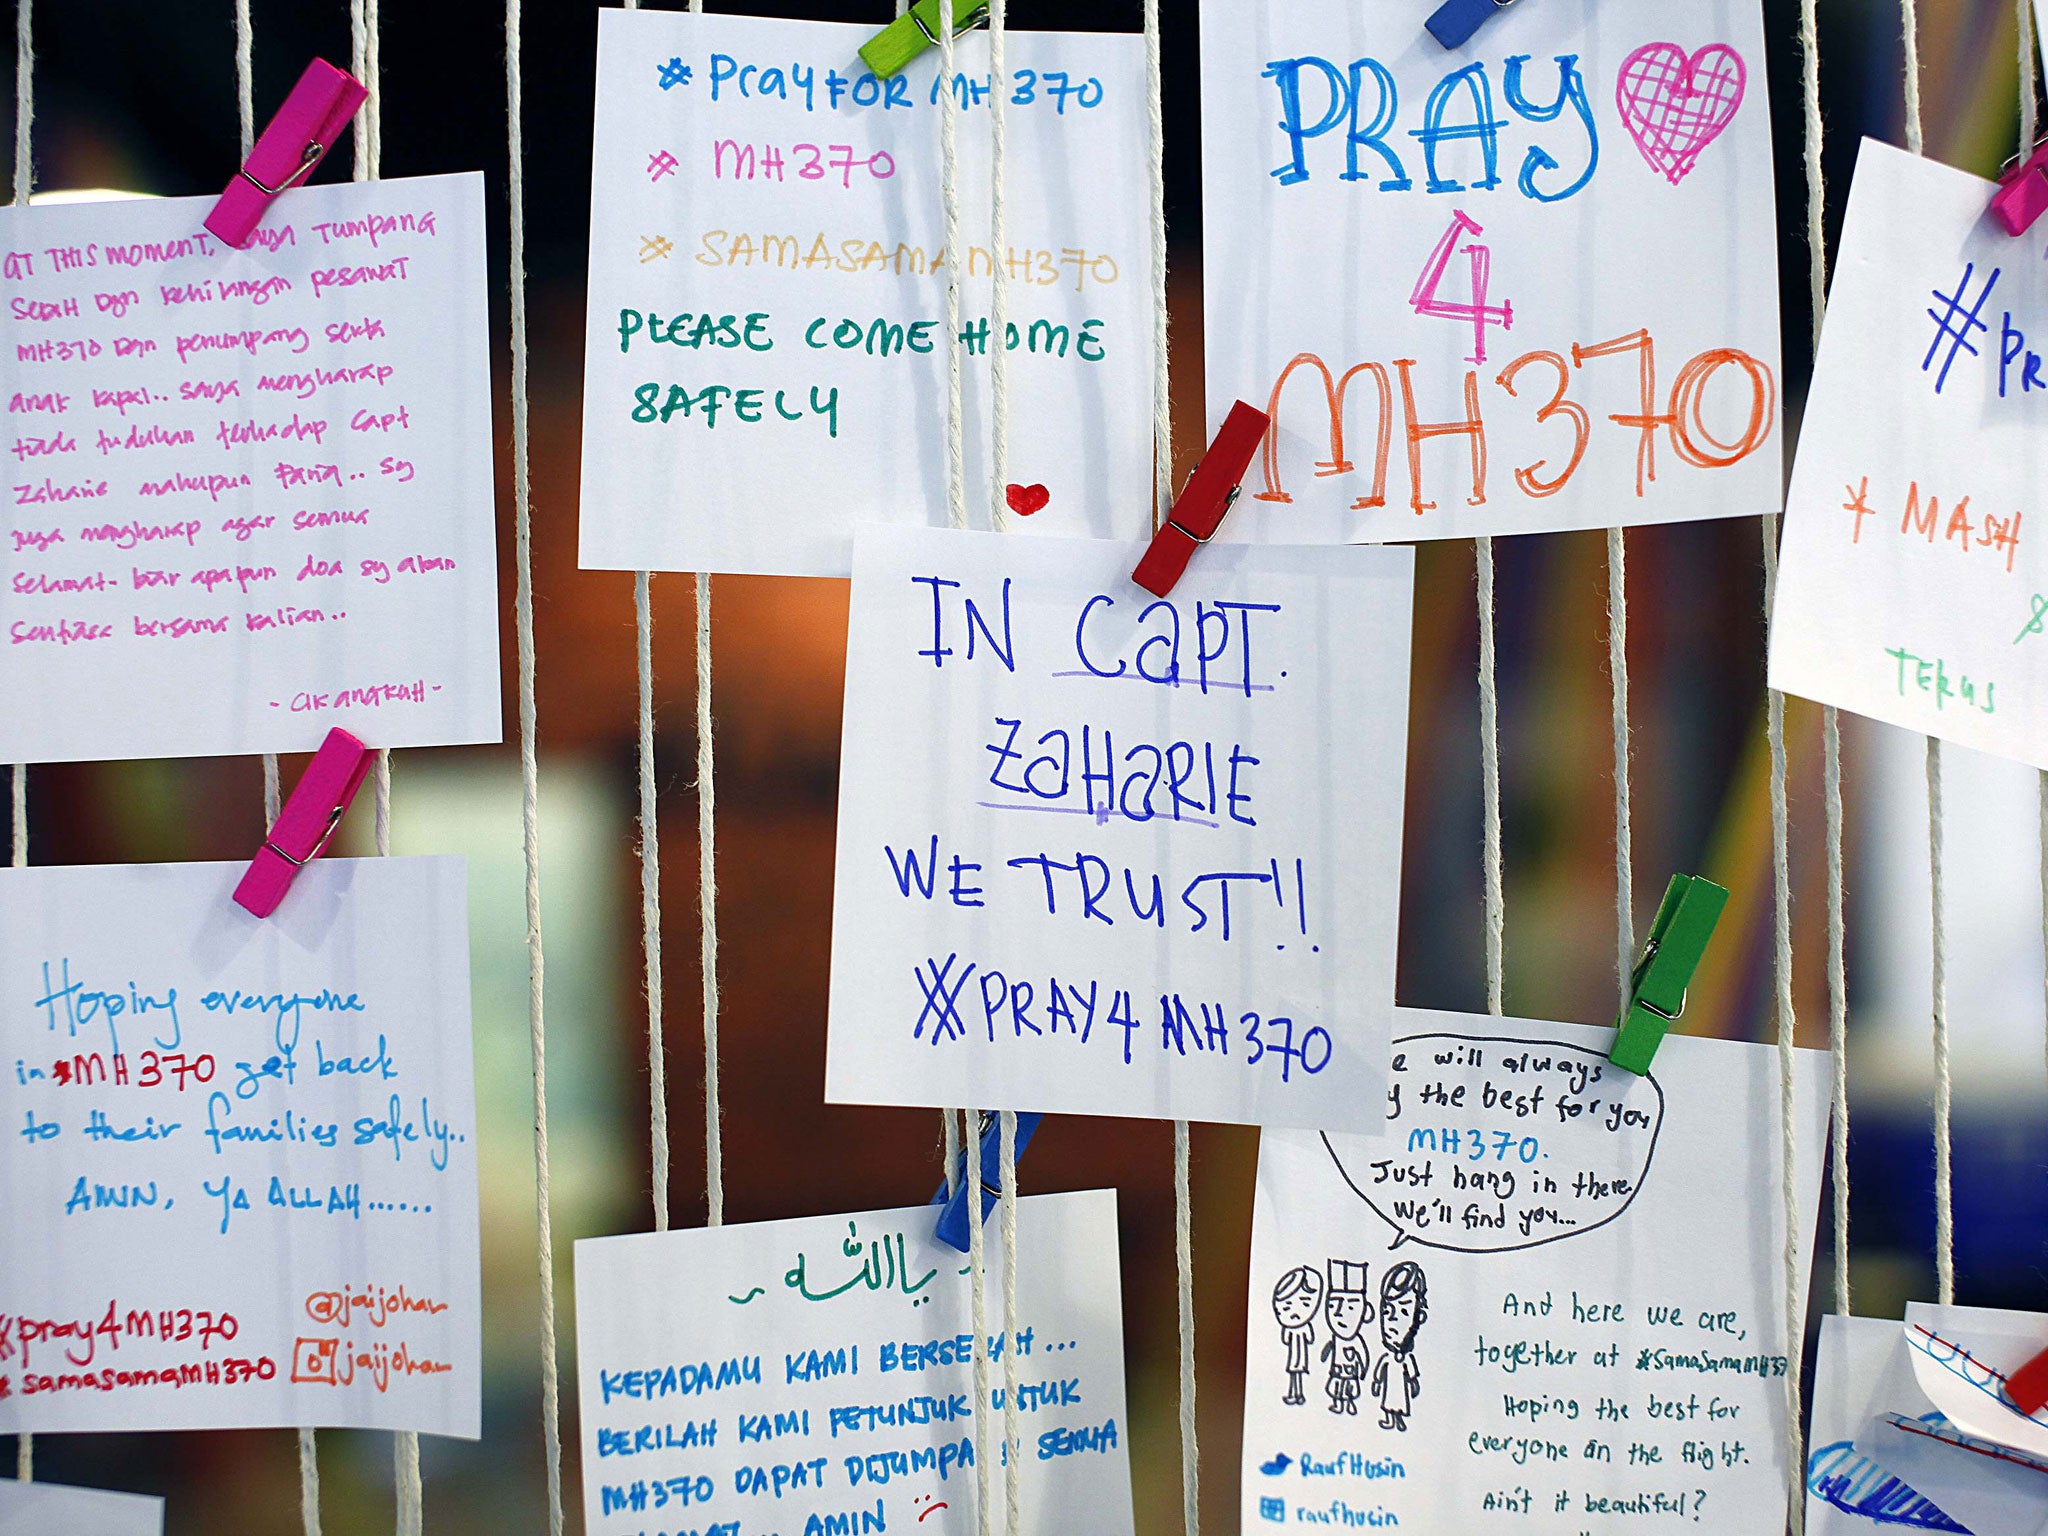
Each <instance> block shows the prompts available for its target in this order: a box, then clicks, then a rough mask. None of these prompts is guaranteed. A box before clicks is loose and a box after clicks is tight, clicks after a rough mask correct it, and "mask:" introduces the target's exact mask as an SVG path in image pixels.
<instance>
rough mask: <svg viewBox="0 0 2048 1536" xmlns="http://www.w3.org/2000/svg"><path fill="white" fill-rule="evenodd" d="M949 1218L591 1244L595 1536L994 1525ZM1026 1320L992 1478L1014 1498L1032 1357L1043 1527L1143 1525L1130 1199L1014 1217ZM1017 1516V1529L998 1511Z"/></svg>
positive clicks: (877, 1216) (790, 1224)
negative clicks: (1006, 1466) (1120, 1256)
mask: <svg viewBox="0 0 2048 1536" xmlns="http://www.w3.org/2000/svg"><path fill="white" fill-rule="evenodd" d="M936 1217H937V1208H936V1207H933V1206H912V1207H910V1208H909V1209H907V1210H896V1211H871V1212H868V1213H866V1214H863V1215H859V1216H851V1217H848V1216H817V1217H807V1218H803V1219H800V1220H795V1221H771V1222H762V1223H759V1224H757V1225H750V1226H732V1227H714V1228H708V1229H701V1230H694V1231H687V1232H666V1233H660V1234H648V1235H643V1236H638V1237H602V1238H586V1239H584V1240H583V1241H581V1242H579V1243H577V1245H576V1354H577V1370H578V1375H579V1377H580V1381H581V1386H582V1409H583V1413H582V1420H583V1515H584V1521H585V1523H586V1525H587V1527H588V1529H589V1530H590V1532H591V1536H641V1533H642V1532H643V1531H649V1530H653V1529H656V1528H659V1529H662V1530H677V1529H683V1530H692V1531H698V1532H701V1533H702V1536H740V1533H741V1532H742V1531H745V1532H755V1531H766V1530H780V1531H785V1532H790V1533H795V1532H797V1531H799V1530H804V1531H813V1532H820V1533H822V1532H827V1531H845V1532H864V1531H865V1532H873V1531H899V1530H900V1531H911V1530H915V1531H918V1532H925V1531H930V1532H931V1533H932V1536H948V1533H952V1536H968V1533H971V1532H973V1531H975V1530H976V1529H978V1528H979V1527H978V1522H977V1519H976V1507H975V1506H976V1474H977V1472H978V1471H980V1470H983V1468H982V1466H981V1464H980V1463H979V1461H978V1453H977V1449H976V1431H975V1391H974V1374H973V1365H972V1357H973V1350H974V1342H975V1333H974V1324H973V1320H972V1319H973V1313H972V1310H971V1298H970V1293H969V1282H968V1275H967V1270H966V1268H965V1264H964V1261H963V1259H962V1257H961V1255H960V1253H959V1252H958V1251H957V1250H955V1249H952V1248H947V1247H945V1246H944V1245H942V1244H940V1243H938V1242H937V1241H936V1240H934V1239H933V1237H932V1223H933V1221H934V1220H935V1219H936ZM1017 1253H1018V1269H1017V1318H1018V1327H1017V1331H1016V1334H1015V1336H1014V1337H1012V1336H1011V1335H1010V1334H1008V1333H1007V1332H1005V1331H1004V1330H1003V1327H1002V1323H1001V1317H1002V1311H1001V1305H1000V1302H999V1301H998V1300H997V1299H996V1298H999V1297H1000V1296H1001V1295H1002V1279H1001V1276H1002V1255H1001V1253H1000V1252H999V1251H997V1248H996V1246H994V1245H992V1247H991V1251H990V1254H989V1269H988V1281H987V1284H988V1293H987V1294H988V1297H989V1298H990V1300H989V1306H990V1313H989V1315H990V1317H991V1319H993V1322H992V1328H993V1330H994V1331H993V1332H992V1333H991V1334H990V1336H989V1338H988V1340H987V1343H986V1356H987V1357H988V1358H990V1360H991V1364H990V1366H989V1387H990V1390H989V1396H988V1398H987V1400H986V1401H984V1402H983V1404H982V1405H981V1406H982V1409H983V1418H984V1422H985V1424H986V1426H987V1427H986V1430H985V1440H984V1442H983V1443H984V1444H985V1446H986V1452H985V1454H986V1457H987V1462H986V1468H985V1470H986V1471H987V1473H988V1475H989V1477H990V1479H991V1484H992V1487H993V1489H994V1490H995V1494H996V1497H997V1498H1000V1497H1001V1489H1002V1486H1003V1482H1002V1479H1003V1472H1002V1466H1003V1454H1004V1452H1003V1401H1004V1399H1003V1396H1002V1388H1003V1363H1004V1362H1003V1355H1004V1353H1005V1352H1006V1351H1010V1352H1014V1358H1015V1360H1016V1365H1017V1411H1018V1414H1019V1416H1020V1419H1021V1422H1022V1435H1021V1437H1020V1438H1019V1440H1018V1441H1017V1442H1016V1443H1015V1444H1014V1445H1012V1446H1011V1447H1010V1452H1009V1453H1010V1455H1011V1456H1013V1457H1015V1458H1016V1460H1017V1462H1018V1465H1019V1467H1020V1468H1021V1475H1022V1486H1023V1510H1024V1520H1023V1524H1022V1526H1021V1528H1020V1531H1019V1536H1026V1533H1043V1536H1056V1533H1065V1532H1072V1531H1087V1532H1089V1533H1090V1536H1128V1533H1129V1532H1130V1530H1131V1480H1130V1423H1129V1419H1128V1417H1127V1415H1126V1412H1125V1407H1124V1375H1123V1315H1122V1308H1121V1300H1120V1297H1121V1292H1120V1289H1119V1285H1118V1280H1117V1235H1116V1196H1115V1194H1114V1192H1112V1191H1107V1190H1102V1191H1095V1192H1092V1193H1088V1194H1077V1195H1039V1196H1034V1197H1032V1198H1030V1199H1026V1200H1020V1201H1019V1202H1018V1204H1017ZM997 1518H998V1520H999V1521H1000V1518H1001V1517H1000V1515H998V1517H997Z"/></svg>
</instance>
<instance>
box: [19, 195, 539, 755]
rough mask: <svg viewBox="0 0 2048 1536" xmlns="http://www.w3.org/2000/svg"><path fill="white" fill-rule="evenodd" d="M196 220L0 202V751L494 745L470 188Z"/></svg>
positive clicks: (492, 617) (482, 330)
mask: <svg viewBox="0 0 2048 1536" xmlns="http://www.w3.org/2000/svg"><path fill="white" fill-rule="evenodd" d="M214 201H215V199H214V198H212V197H185V198H171V199H163V200H157V199H141V200H132V201H121V202H106V203H78V204H65V205H61V206H56V207H47V208H4V209H0V295H4V296H5V299H6V308H5V312H4V315H0V398H4V399H5V400H6V402H7V421H8V424H7V440H8V442H9V443H10V445H11V452H12V455H13V458H14V461H15V462H14V464H13V465H12V466H11V468H12V472H11V473H10V474H9V475H8V476H7V481H8V484H7V488H6V496H7V504H8V515H7V518H6V523H7V528H6V531H5V533H4V535H0V634H4V637H5V649H4V651H0V761H4V762H48V761H61V760H67V759H80V758H95V759H96V758H124V757H191V756H213V755H221V754H229V753H245V752H298V751H304V752H310V751H312V750H313V749H314V748H316V747H318V746H319V745H320V742H321V739H322V738H323V737H324V736H325V735H326V734H327V732H328V730H329V728H330V727H333V726H337V725H338V726H342V727H344V728H345V729H347V730H348V731H350V732H352V733H353V734H355V735H357V736H359V737H361V738H362V739H363V740H365V741H370V742H375V743H376V744H377V745H379V746H383V747H414V746H438V745H445V744H449V743H455V742H480V741H496V740H498V738H499V733H500V727H499V701H498V617H497V603H498V569H497V547H496V527H497V520H496V513H495V510H494V504H493V494H492V487H491V375H490V366H489V362H488V345H489V333H488V328H487V319H486V314H485V302H484V296H485V292H486V282H487V280H486V278H485V272H484V231H483V224H484V210H483V178H482V177H481V176H479V175H475V174H470V175H464V176H429V177H421V178H419V179H416V180H405V181H376V182H355V183H349V182H344V183H341V184H339V185H333V186H319V187H308V188H301V189H298V190H294V191H290V192H287V193H285V194H284V195H283V196H281V197H279V198H278V199H277V201H276V202H275V203H274V204H273V206H272V210H271V213H270V216H269V217H268V218H267V219H266V220H265V221H264V223H263V226H262V227H261V228H259V229H258V230H257V231H256V236H255V240H254V241H253V242H252V244H251V245H250V247H249V248H248V249H247V250H242V251H237V250H232V249H230V248H229V247H227V246H226V245H224V244H222V243H221V241H219V240H218V239H216V238H215V237H214V236H212V235H210V234H208V233H207V232H206V231H205V230H204V229H202V228H201V227H200V221H201V220H202V219H204V218H205V217H206V214H207V212H208V211H209V210H210V209H211V208H212V206H213V203H214ZM82 700H89V701H90V705H89V707H88V706H85V705H82V704H81V701H82Z"/></svg>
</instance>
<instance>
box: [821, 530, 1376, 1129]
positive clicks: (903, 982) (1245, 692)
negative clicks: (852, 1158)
mask: <svg viewBox="0 0 2048 1536" xmlns="http://www.w3.org/2000/svg"><path fill="white" fill-rule="evenodd" d="M1140 552H1141V550H1140V548H1139V547H1138V546H1133V545H1126V544H1113V543H1107V542H1100V541H1095V542H1071V543H1061V544H1052V543H1047V542H1043V541H1037V540H1020V539H1012V538H1009V537H1008V536H1007V535H999V534H981V533H948V532H943V531H931V530H922V529H918V530H912V529H895V530H884V529H875V530H864V531H863V532H862V534H861V536H860V539H859V541H858V542H857V543H856V546H855V554H854V578H853V607H852V615H851V619H850V637H849V640H848V646H847V665H846V701H847V709H846V726H845V740H844V743H843V746H842V749H841V758H840V762H841V766H840V781H839V844H838V863H837V873H836V875H835V878H834V887H833V924H832V994H831V1013H830V1024H829V1031H828V1044H827V1054H826V1069H825V1096H826V1098H827V1099H829V1100H832V1101H834V1102H854V1103H886V1104H953V1103H960V1104H974V1105H978V1106H985V1107H994V1108H1011V1109H1032V1110H1048V1111H1056V1112H1061V1113H1072V1114H1095V1115H1140V1116H1149V1117H1157V1118H1163V1119H1172V1118H1185V1119H1194V1120H1227V1121H1239V1122H1249V1123H1258V1124H1266V1125H1293V1126H1312V1125H1327V1126H1336V1127H1343V1128H1347V1129H1352V1130H1368V1129H1371V1128H1372V1127H1373V1126H1375V1125H1376V1124H1377V1123H1378V1119H1379V1110H1378V1104H1379V1100H1380V1096H1381V1092H1382V1090H1383V1089H1384V1088H1385V1086H1386V1059H1387V1038H1388V1029H1389V1026H1390V1024H1391V1021H1392V1018H1393V997H1394V958H1395V956H1394V950H1395V919H1396V909H1397V906H1398V903H1399V889H1400V870H1401V807H1402V786H1403V781H1404V774H1405V769H1406V759H1407V729H1406V721H1407V718H1408V644H1409V612H1410V605H1411V600H1412V595H1413V579H1414V556H1413V552H1412V551H1409V550H1377V549H1365V548H1351V549H1251V548H1227V547H1215V548H1211V549H1209V550H1208V551H1206V552H1205V553H1204V554H1203V556H1202V557H1201V559H1200V560H1198V561H1196V563H1195V565H1194V567H1193V569H1192V570H1190V572H1189V573H1188V575H1187V576H1186V577H1185V578H1184V579H1183V580H1182V581H1181V583H1180V585H1179V586H1178V587H1177V588H1176V589H1175V590H1174V594H1173V597H1172V598H1171V599H1170V600H1155V599H1153V598H1152V596H1151V595H1150V594H1149V593H1145V592H1142V591H1140V590H1139V589H1138V588H1137V587H1135V586H1133V585H1132V584H1131V582H1130V578H1129V573H1130V570H1131V568H1132V566H1133V565H1134V564H1135V563H1136V561H1137V558H1138V556H1139V554H1140Z"/></svg>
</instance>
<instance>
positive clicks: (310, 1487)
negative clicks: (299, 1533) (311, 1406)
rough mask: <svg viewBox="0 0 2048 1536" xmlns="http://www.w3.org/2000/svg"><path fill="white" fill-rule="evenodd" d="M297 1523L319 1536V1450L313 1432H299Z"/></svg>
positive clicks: (308, 1533)
mask: <svg viewBox="0 0 2048 1536" xmlns="http://www.w3.org/2000/svg"><path fill="white" fill-rule="evenodd" d="M299 1523H300V1524H301V1525H303V1526H304V1527H305V1530H306V1536H320V1448H319V1444H318V1442H317V1441H316V1440H315V1439H314V1436H313V1431H312V1430H310V1429H302V1430H300V1431H299Z"/></svg>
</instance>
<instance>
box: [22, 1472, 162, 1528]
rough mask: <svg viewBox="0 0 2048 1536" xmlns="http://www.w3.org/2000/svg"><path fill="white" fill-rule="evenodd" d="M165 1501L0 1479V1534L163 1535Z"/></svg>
mask: <svg viewBox="0 0 2048 1536" xmlns="http://www.w3.org/2000/svg"><path fill="white" fill-rule="evenodd" d="M163 1529H164V1501H163V1500H162V1499H153V1498H146V1497H144V1496H143V1495H141V1494H136V1493H106V1492H103V1491H102V1490H100V1489H98V1488H67V1487H64V1486H63V1485H62V1484H60V1483H17V1482H11V1481H5V1480H0V1536H54V1533H56V1532H59V1531H61V1532H63V1536H163Z"/></svg>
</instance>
